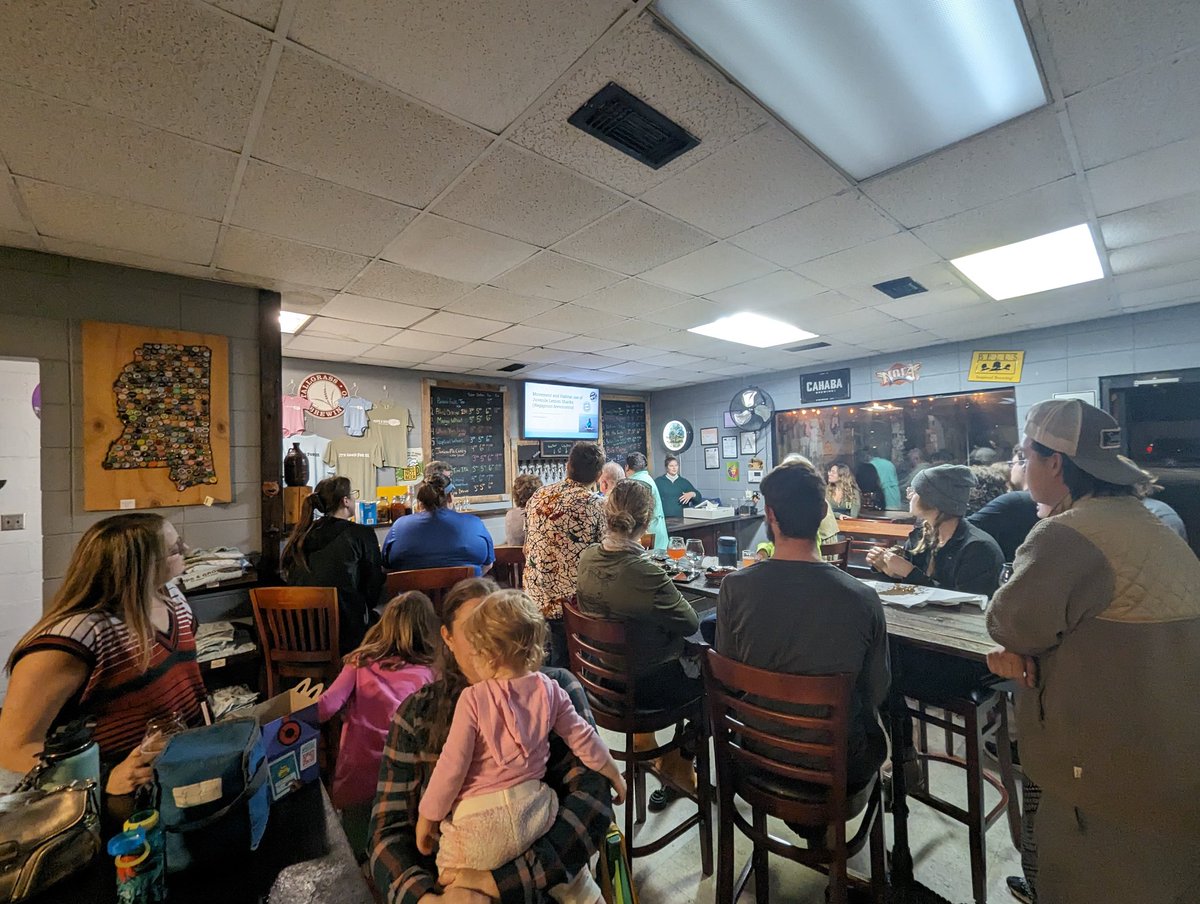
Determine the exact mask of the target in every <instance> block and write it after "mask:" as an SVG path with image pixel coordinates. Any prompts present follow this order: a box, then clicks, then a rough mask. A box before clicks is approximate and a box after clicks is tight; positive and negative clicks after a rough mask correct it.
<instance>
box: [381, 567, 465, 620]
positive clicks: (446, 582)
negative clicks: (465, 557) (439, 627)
mask: <svg viewBox="0 0 1200 904" xmlns="http://www.w3.org/2000/svg"><path fill="white" fill-rule="evenodd" d="M473 577H475V569H474V567H472V566H471V565H448V566H446V567H445V568H410V569H408V570H407V571H389V572H388V575H387V581H386V582H385V584H384V586H385V588H386V589H387V598H388V599H391V598H392V597H394V596H395V595H396V594H398V593H404V592H405V591H408V590H420V591H421V592H422V593H424V594H425V595H426V596H428V597H429V598H430V599H431V600H433V606H434V608H435V609H439V608H440V607H441V605H442V597H443V596H445V595H446V591H447V590H449V589H450V588H451V587H453V586H454V585H455V584H457V583H458V582H459V581H461V580H464V579H465V578H473Z"/></svg>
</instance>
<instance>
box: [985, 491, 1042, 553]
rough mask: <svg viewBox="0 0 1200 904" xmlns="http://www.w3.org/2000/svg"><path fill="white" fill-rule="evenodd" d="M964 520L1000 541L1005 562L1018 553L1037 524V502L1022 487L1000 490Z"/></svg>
mask: <svg viewBox="0 0 1200 904" xmlns="http://www.w3.org/2000/svg"><path fill="white" fill-rule="evenodd" d="M967 520H968V521H970V522H971V523H972V524H974V525H975V526H976V527H978V528H980V529H982V530H983V531H984V532H985V533H988V534H991V535H992V538H993V539H994V540H995V541H996V542H997V543H999V544H1000V551H1001V552H1002V553H1004V561H1005V562H1011V561H1012V560H1013V559H1015V558H1016V556H1017V547H1019V546H1020V545H1021V544H1022V543H1024V542H1025V538H1026V537H1028V536H1029V532H1030V531H1031V530H1033V526H1034V525H1035V524H1037V520H1038V516H1037V503H1036V502H1034V501H1033V497H1032V496H1030V495H1029V493H1027V492H1025V491H1024V490H1016V491H1014V492H1012V493H1003V494H1001V495H1000V496H997V497H996V498H995V499H993V500H992V501H991V502H989V503H988V504H987V505H985V506H984V507H983V508H981V509H980V510H979V511H977V512H976V513H975V514H974V515H968V516H967Z"/></svg>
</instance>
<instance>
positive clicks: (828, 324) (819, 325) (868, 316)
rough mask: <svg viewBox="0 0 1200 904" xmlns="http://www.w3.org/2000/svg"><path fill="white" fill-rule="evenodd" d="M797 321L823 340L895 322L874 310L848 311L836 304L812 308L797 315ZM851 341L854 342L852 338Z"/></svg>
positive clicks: (892, 318)
mask: <svg viewBox="0 0 1200 904" xmlns="http://www.w3.org/2000/svg"><path fill="white" fill-rule="evenodd" d="M796 319H797V323H798V325H799V326H800V327H801V328H802V329H805V330H808V331H809V332H812V333H817V334H818V335H819V336H821V337H822V338H825V337H828V336H845V335H847V334H852V333H853V331H854V330H868V329H873V328H875V327H880V326H887V325H889V324H891V323H894V322H895V318H894V317H889V316H888V315H887V314H883V313H881V312H879V311H877V310H875V309H874V308H859V309H857V310H851V311H847V310H844V309H842V308H840V307H838V306H837V305H836V304H829V305H826V306H823V307H820V308H815V307H814V308H810V309H809V310H808V311H805V312H804V313H803V314H802V315H801V314H797V318H796ZM850 341H853V338H852V336H851V338H850Z"/></svg>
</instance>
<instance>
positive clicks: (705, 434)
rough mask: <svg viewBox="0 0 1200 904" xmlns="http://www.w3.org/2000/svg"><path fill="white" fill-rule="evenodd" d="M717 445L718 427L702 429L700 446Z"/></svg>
mask: <svg viewBox="0 0 1200 904" xmlns="http://www.w3.org/2000/svg"><path fill="white" fill-rule="evenodd" d="M716 444H717V428H716V427H701V428H700V445H702V446H715V445H716Z"/></svg>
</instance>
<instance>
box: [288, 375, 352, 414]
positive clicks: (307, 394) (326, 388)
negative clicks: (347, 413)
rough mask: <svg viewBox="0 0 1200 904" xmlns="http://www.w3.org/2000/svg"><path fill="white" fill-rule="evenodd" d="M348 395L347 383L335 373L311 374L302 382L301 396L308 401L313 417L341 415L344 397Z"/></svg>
mask: <svg viewBox="0 0 1200 904" xmlns="http://www.w3.org/2000/svg"><path fill="white" fill-rule="evenodd" d="M348 395H350V393H349V392H347V391H346V384H345V383H343V382H342V381H341V380H340V379H338V378H337V377H335V376H334V375H333V374H325V373H317V374H309V375H308V376H307V377H305V378H304V380H303V381H302V382H301V383H300V398H302V399H304V400H305V401H307V402H308V409H307V411H308V413H309V414H311V415H312V416H313V417H323V418H328V417H341V416H342V410H343V409H342V399H344V398H345V397H346V396H348Z"/></svg>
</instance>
